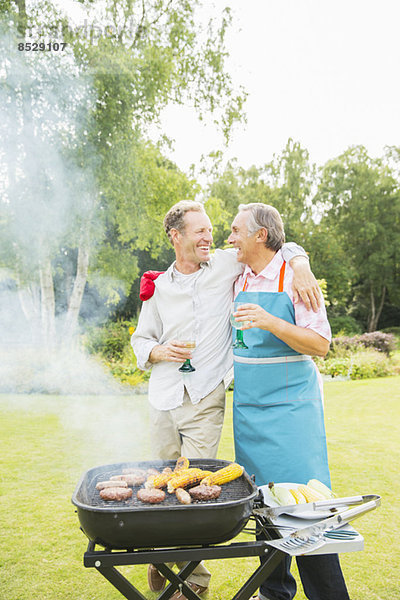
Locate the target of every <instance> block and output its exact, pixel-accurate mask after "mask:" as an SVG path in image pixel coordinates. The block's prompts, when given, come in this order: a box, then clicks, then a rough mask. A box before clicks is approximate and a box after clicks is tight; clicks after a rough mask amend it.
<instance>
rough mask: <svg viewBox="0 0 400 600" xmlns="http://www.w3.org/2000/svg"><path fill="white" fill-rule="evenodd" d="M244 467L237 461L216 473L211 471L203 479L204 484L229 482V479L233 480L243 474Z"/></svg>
mask: <svg viewBox="0 0 400 600" xmlns="http://www.w3.org/2000/svg"><path fill="white" fill-rule="evenodd" d="M243 471H244V468H243V467H242V466H241V465H238V464H237V463H231V464H230V465H227V466H226V467H223V468H222V469H219V470H218V471H215V472H214V473H211V475H209V476H208V477H206V478H205V479H203V480H202V482H201V483H202V484H204V485H222V484H223V483H227V482H228V481H233V480H234V479H237V478H238V477H240V476H241V474H242V473H243Z"/></svg>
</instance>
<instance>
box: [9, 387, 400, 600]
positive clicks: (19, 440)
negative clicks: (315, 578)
mask: <svg viewBox="0 0 400 600" xmlns="http://www.w3.org/2000/svg"><path fill="white" fill-rule="evenodd" d="M325 395H326V400H325V412H326V426H327V433H328V446H329V456H330V464H331V473H332V481H333V486H334V489H335V491H336V492H338V493H339V494H340V495H351V494H356V493H378V494H381V495H382V506H381V507H380V508H378V509H377V510H376V511H373V512H371V513H369V514H367V515H366V516H364V517H362V518H361V519H360V520H358V521H357V522H356V523H355V526H356V528H357V529H358V530H359V531H360V532H361V533H362V534H363V535H364V537H365V550H364V552H356V553H349V554H342V555H341V561H342V566H343V570H344V573H345V577H346V581H347V584H348V587H349V590H350V596H351V598H352V600H378V599H379V600H398V599H399V598H400V584H399V577H398V565H399V563H400V550H399V546H400V544H399V539H400V526H399V518H398V510H399V497H400V486H399V464H400V456H399V439H400V431H399V430H400V418H399V417H400V378H399V377H391V378H385V379H375V380H366V381H345V382H328V383H327V384H326V386H325ZM228 400H229V401H228V410H227V418H226V422H225V426H224V432H223V439H222V442H221V446H220V452H219V456H220V458H225V459H233V458H234V454H233V444H232V412H231V401H232V398H231V395H229V399H228ZM146 407H147V401H146V398H145V396H132V397H129V396H121V397H114V396H105V397H94V396H91V397H66V396H63V397H57V396H23V395H20V396H6V395H2V396H0V413H1V421H0V430H1V436H0V440H1V441H0V444H1V448H0V456H1V478H0V481H1V488H0V489H1V495H0V508H1V510H0V522H1V527H0V532H1V544H0V566H1V569H0V597H1V598H2V600H61V599H62V600H64V599H65V600H67V599H68V600H114V599H115V600H120V599H121V598H122V596H121V595H120V594H119V593H118V592H117V591H116V590H115V588H113V587H112V586H111V585H110V584H109V583H108V582H107V581H106V580H105V579H104V578H103V577H102V576H101V575H100V574H98V573H97V572H96V571H95V570H94V569H85V568H84V567H83V564H82V559H83V553H84V551H85V549H86V545H87V540H86V538H85V536H84V535H83V533H82V532H81V531H80V530H79V523H78V519H77V516H76V514H75V512H74V510H75V509H74V507H73V505H72V504H71V501H70V498H71V495H72V492H73V490H74V488H75V485H76V483H77V481H78V480H79V477H80V476H81V474H82V473H83V472H84V471H85V470H86V469H88V468H90V467H92V466H96V465H100V464H104V463H112V462H119V461H122V460H140V459H147V458H151V453H150V450H149V440H148V437H147V433H146V431H147V416H146ZM240 537H241V538H243V539H245V538H246V537H247V534H241V536H240ZM257 564H258V561H257V559H250V558H249V559H232V560H224V561H209V562H208V563H207V566H208V568H209V569H210V570H211V571H212V573H213V578H212V585H211V587H210V591H209V592H208V594H207V595H206V596H205V598H207V600H227V599H229V598H231V597H232V596H233V595H234V593H235V592H236V591H237V589H238V588H239V587H240V585H241V583H243V582H244V581H245V579H247V577H248V576H249V575H250V574H251V572H252V571H253V570H254V569H255V568H256V566H257ZM123 572H124V573H125V574H127V576H128V577H129V578H130V579H131V580H132V582H133V583H134V584H135V585H137V587H138V588H139V589H140V590H141V591H142V593H144V594H145V595H146V596H147V597H148V598H149V599H150V600H154V598H156V594H152V593H151V592H148V591H147V584H146V566H140V567H126V568H124V569H123ZM304 598H305V597H304V595H303V594H302V591H301V586H300V587H299V592H298V594H297V596H296V600H303V599H304Z"/></svg>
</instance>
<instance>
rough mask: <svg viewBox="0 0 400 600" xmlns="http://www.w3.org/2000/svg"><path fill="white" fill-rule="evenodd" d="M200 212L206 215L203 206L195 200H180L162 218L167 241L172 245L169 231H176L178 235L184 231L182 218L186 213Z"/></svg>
mask: <svg viewBox="0 0 400 600" xmlns="http://www.w3.org/2000/svg"><path fill="white" fill-rule="evenodd" d="M190 211H194V212H202V213H204V214H205V213H206V211H205V210H204V206H203V205H202V204H201V203H200V202H196V201H195V200H181V201H180V202H177V203H176V204H174V206H172V207H171V208H170V209H169V211H168V212H167V214H166V215H165V217H164V230H165V233H166V234H167V236H168V238H169V241H170V242H171V243H172V239H171V234H170V231H171V229H177V230H178V231H179V232H180V233H183V232H184V231H185V222H184V220H183V219H184V217H185V215H186V213H187V212H190Z"/></svg>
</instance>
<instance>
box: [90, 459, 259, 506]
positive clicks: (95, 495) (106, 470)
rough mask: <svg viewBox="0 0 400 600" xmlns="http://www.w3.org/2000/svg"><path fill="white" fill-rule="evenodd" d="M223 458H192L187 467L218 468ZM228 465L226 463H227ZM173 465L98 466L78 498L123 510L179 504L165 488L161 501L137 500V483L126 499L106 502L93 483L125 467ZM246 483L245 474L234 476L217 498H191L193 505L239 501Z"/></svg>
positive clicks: (163, 464) (246, 492)
mask: <svg viewBox="0 0 400 600" xmlns="http://www.w3.org/2000/svg"><path fill="white" fill-rule="evenodd" d="M221 463H222V461H215V462H212V461H211V460H207V461H205V462H202V461H201V460H199V459H198V460H196V461H195V460H193V461H191V465H190V466H195V467H198V468H200V469H204V470H207V471H217V470H218V469H220V468H221V466H224V464H222V465H221ZM226 464H228V463H226ZM174 466H175V461H164V462H161V463H160V462H154V463H149V462H145V463H139V462H138V463H121V464H119V465H108V466H107V465H105V466H104V467H99V470H98V472H95V473H94V474H93V477H92V478H91V479H90V481H86V482H85V483H86V485H85V486H83V489H82V488H81V494H80V498H79V499H80V501H81V502H82V503H84V504H86V505H88V506H90V507H98V508H101V507H104V508H118V509H121V508H125V509H128V510H129V509H130V510H135V508H140V509H143V508H145V507H151V508H157V507H160V508H161V507H163V508H165V507H167V506H182V505H181V504H180V503H179V502H178V500H177V498H176V496H175V494H169V493H168V492H167V491H166V490H165V488H164V490H165V491H166V494H165V500H164V501H163V502H161V503H160V504H148V503H143V502H140V501H139V500H138V499H137V497H136V493H137V491H138V490H139V489H140V488H142V487H143V484H142V485H139V486H133V488H132V489H133V494H132V497H131V498H128V500H124V501H118V502H117V501H106V500H102V498H101V497H100V493H99V491H98V490H96V484H97V483H98V482H99V481H106V480H108V479H110V477H112V476H113V475H121V474H122V469H126V468H131V467H132V468H137V469H145V470H147V469H151V468H154V469H157V470H159V471H162V469H164V468H165V467H171V468H173V467H174ZM116 485H118V482H117V481H116ZM249 491H251V490H249V484H248V482H247V481H246V479H245V478H244V476H243V475H242V476H241V477H239V478H238V479H235V480H234V481H230V482H228V483H224V484H223V485H222V486H221V494H220V496H219V498H216V499H214V500H196V501H195V500H193V501H192V504H194V505H201V504H203V505H204V504H207V505H210V504H221V503H224V502H232V501H235V500H241V499H244V498H247V497H248V496H249Z"/></svg>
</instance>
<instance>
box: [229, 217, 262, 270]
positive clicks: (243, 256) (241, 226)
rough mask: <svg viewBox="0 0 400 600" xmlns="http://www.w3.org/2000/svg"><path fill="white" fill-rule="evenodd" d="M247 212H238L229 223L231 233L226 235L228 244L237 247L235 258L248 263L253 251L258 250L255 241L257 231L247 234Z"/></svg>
mask: <svg viewBox="0 0 400 600" xmlns="http://www.w3.org/2000/svg"><path fill="white" fill-rule="evenodd" d="M248 218H249V212H247V211H242V212H239V213H238V214H237V215H236V217H235V218H234V220H233V223H232V225H231V230H232V233H231V234H230V236H229V237H228V242H229V244H232V246H233V247H234V248H236V249H237V251H238V253H237V259H238V261H239V262H242V263H247V264H249V263H250V262H251V259H252V257H253V255H254V253H255V252H257V250H258V244H257V241H256V237H257V233H255V234H253V235H250V236H249V235H248V233H249V232H248V229H247V221H248Z"/></svg>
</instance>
